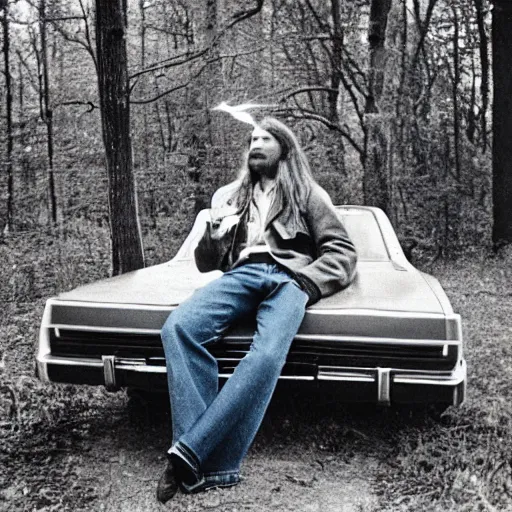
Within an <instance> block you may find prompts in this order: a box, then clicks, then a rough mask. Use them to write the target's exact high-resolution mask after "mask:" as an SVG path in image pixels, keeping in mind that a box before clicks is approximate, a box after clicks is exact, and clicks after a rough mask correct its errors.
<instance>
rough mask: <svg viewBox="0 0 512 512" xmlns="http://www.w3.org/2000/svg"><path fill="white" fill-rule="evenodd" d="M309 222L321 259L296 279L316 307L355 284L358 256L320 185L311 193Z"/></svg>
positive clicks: (308, 207) (307, 214)
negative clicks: (329, 296)
mask: <svg viewBox="0 0 512 512" xmlns="http://www.w3.org/2000/svg"><path fill="white" fill-rule="evenodd" d="M306 220H307V223H308V228H309V231H310V235H311V237H312V239H313V242H314V243H315V246H316V250H317V258H316V259H315V260H314V261H313V262H312V263H310V264H309V265H308V266H306V267H304V268H301V269H300V270H299V271H298V272H296V279H297V281H298V282H299V284H300V285H301V286H302V288H303V289H304V290H305V291H306V292H307V293H308V295H309V296H310V301H309V304H313V303H314V302H316V301H317V300H319V299H320V298H321V297H326V296H328V295H332V294H333V293H336V292H337V291H339V290H341V289H342V288H345V287H346V286H348V285H349V284H350V283H351V281H352V279H353V278H354V275H355V270H356V262H357V254H356V250H355V247H354V244H353V243H352V241H351V240H350V238H349V236H348V234H347V232H346V230H345V228H344V227H343V224H342V222H341V220H340V218H339V215H338V213H337V211H336V209H335V208H334V206H333V204H332V201H331V199H330V197H329V195H328V194H327V192H325V190H323V189H322V188H321V187H320V186H318V185H317V186H314V187H313V188H312V190H311V193H310V197H309V200H308V205H307V209H306Z"/></svg>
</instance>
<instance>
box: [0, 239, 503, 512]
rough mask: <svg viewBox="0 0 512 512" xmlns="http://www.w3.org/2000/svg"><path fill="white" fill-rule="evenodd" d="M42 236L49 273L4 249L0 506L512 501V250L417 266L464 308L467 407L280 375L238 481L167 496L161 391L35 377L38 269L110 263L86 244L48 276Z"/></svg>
mask: <svg viewBox="0 0 512 512" xmlns="http://www.w3.org/2000/svg"><path fill="white" fill-rule="evenodd" d="M38 240H39V239H37V240H34V241H33V247H32V248H31V254H36V249H37V248H38V247H42V249H43V252H44V254H45V256H44V257H45V258H46V260H45V264H44V267H45V269H46V270H45V272H46V273H47V275H46V276H45V277H44V278H43V277H41V276H40V274H39V270H38V271H29V270H28V269H30V268H32V266H33V265H34V263H32V264H29V262H28V261H29V260H28V259H27V258H28V256H27V254H26V253H23V254H22V253H20V252H19V248H17V247H15V246H14V244H11V241H9V240H7V241H6V243H4V244H3V245H2V246H0V258H1V259H2V261H3V262H4V263H5V264H6V267H5V268H7V269H8V271H9V272H10V274H8V275H7V279H5V280H4V285H3V289H2V292H3V293H4V295H3V297H2V301H3V306H2V308H1V310H0V468H1V470H0V511H2V512H4V511H5V512H7V511H27V512H28V511H47V512H50V511H89V510H90V511H98V510H101V511H109V512H114V511H123V512H124V511H127V512H132V511H152V510H173V511H177V512H185V511H196V510H212V511H233V512H234V511H238V512H241V511H278V512H279V511H282V512H285V511H292V510H294V511H304V512H306V511H319V512H324V511H326V512H329V511H332V512H335V511H336V512H376V511H379V512H380V511H386V512H391V511H393V512H396V511H414V512H417V511H443V512H455V511H457V512H461V511H467V512H470V511H471V512H473V511H478V510H481V511H492V512H494V511H500V512H501V511H507V510H511V511H512V443H511V442H510V439H512V400H511V398H512V397H511V395H512V386H511V385H510V382H511V381H512V364H511V361H512V344H511V343H510V338H511V336H512V257H511V256H510V255H508V256H506V255H505V256H503V257H495V258H492V257H489V256H478V257H477V256H475V257H473V258H471V259H469V258H468V259H460V260H458V261H449V262H446V261H444V262H436V263H435V264H434V265H431V266H429V267H428V268H425V270H427V271H428V272H429V273H432V274H434V275H435V276H436V277H437V278H438V279H439V280H440V281H441V283H442V285H443V287H444V288H445V290H446V292H447V294H448V296H449V298H450V300H451V301H452V305H453V307H454V309H455V311H457V312H459V313H460V314H461V315H462V317H463V331H464V336H465V341H466V349H465V350H466V353H465V356H466V359H467V361H468V372H469V379H468V391H469V393H468V398H467V400H466V402H465V403H464V404H463V405H462V406H461V407H459V408H457V409H454V408H450V409H448V410H447V411H446V412H445V413H444V414H442V415H441V417H436V416H435V415H432V414H429V413H428V411H425V410H413V409H409V408H402V409H397V408H389V409H382V408H378V407H374V406H369V405H358V406H355V405H352V406H349V405H343V404H342V403H340V401H339V398H338V397H337V396H336V392H335V390H325V389H309V388H302V387H301V388H298V387H295V386H293V387H290V386H287V387H280V388H279V389H278V390H277V392H276V394H275V396H274V399H273V401H272V403H271V405H270V408H269V411H268V413H267V415H266V417H265V420H264V423H263V425H262V428H261V430H260V432H259V433H258V436H257V438H256V441H255V443H254V445H253V447H252V448H251V450H250V452H249V455H248V457H247V459H246V461H245V463H244V466H243V476H244V480H243V482H242V483H241V484H240V485H238V486H236V487H234V488H230V489H224V490H213V491H210V492H207V493H204V494H199V495H193V496H185V495H183V494H178V495H177V496H176V497H175V498H174V499H173V500H172V501H171V502H169V503H168V504H167V505H166V506H161V505H159V504H158V502H157V501H156V498H155V490H156V482H157V480H158V477H159V476H160V473H161V472H162V470H163V468H164V466H165V459H164V453H165V450H166V448H167V447H168V443H169V431H170V416H169V410H168V405H167V400H166V398H165V397H161V396H160V397H159V396H156V397H153V399H151V400H149V401H145V400H144V398H143V397H131V398H129V397H128V396H127V395H126V393H124V392H119V393H117V394H110V393H108V392H106V391H105V390H103V389H100V388H90V387H72V386H65V385H54V386H43V385H42V384H41V383H40V382H39V381H38V380H37V379H36V378H35V377H34V373H33V360H34V343H35V340H36V338H37V330H38V325H39V323H40V320H41V314H42V311H43V307H44V299H45V298H46V297H47V296H48V295H50V294H51V293H53V292H55V291H58V289H57V290H55V289H52V286H51V285H49V284H45V283H47V280H48V279H51V278H52V276H53V278H54V279H56V280H58V279H60V280H65V279H71V278H70V275H80V273H81V272H83V273H84V275H86V276H87V278H88V279H91V280H92V279H93V278H96V277H100V276H101V275H102V274H105V273H106V272H107V270H108V269H105V268H100V269H98V266H97V265H95V264H94V258H92V261H90V262H89V260H88V259H87V258H86V257H85V256H84V258H83V261H82V260H81V261H80V263H77V264H76V265H75V266H72V267H71V266H68V267H66V272H67V274H66V276H65V277H62V276H61V277H59V278H58V279H57V278H56V277H55V275H56V274H55V272H58V271H59V270H53V272H54V274H52V268H57V267H58V265H59V264H60V263H59V260H58V258H57V256H55V255H56V254H57V253H59V254H60V253H61V249H62V248H61V249H59V251H56V250H54V248H52V247H49V246H48V245H44V244H43V245H41V243H40V241H38ZM88 251H91V253H94V252H95V251H96V248H95V247H89V248H88ZM59 257H60V256H59ZM41 258H43V256H41ZM48 258H49V261H47V260H48ZM52 258H54V260H52ZM103 260H104V259H103ZM96 261H98V259H96ZM31 265H32V266H31ZM35 265H36V266H37V268H38V269H39V268H40V267H41V266H42V265H43V264H42V263H41V262H39V263H38V262H37V261H36V263H35ZM84 265H85V267H84ZM89 267H90V268H93V267H94V272H92V271H87V269H88V268H89ZM60 271H62V268H61V269H60ZM75 284H77V283H75V282H67V283H64V284H63V285H62V286H64V287H66V286H71V285H75ZM34 290H36V292H34Z"/></svg>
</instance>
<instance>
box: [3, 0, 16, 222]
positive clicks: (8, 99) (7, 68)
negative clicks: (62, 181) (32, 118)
mask: <svg viewBox="0 0 512 512" xmlns="http://www.w3.org/2000/svg"><path fill="white" fill-rule="evenodd" d="M0 9H2V13H1V16H2V29H3V38H4V45H3V54H4V74H5V110H6V126H5V129H6V139H7V155H6V172H7V220H6V225H5V229H6V230H7V231H12V228H13V213H14V212H13V194H14V191H13V165H12V153H13V140H14V139H13V130H12V77H11V64H10V36H9V4H8V1H7V0H2V2H1V3H0Z"/></svg>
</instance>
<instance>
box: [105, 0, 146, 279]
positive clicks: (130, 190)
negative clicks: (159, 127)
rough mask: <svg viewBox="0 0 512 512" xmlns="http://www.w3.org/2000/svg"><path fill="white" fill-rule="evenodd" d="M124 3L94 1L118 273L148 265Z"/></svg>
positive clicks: (115, 270)
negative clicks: (137, 186) (133, 139)
mask: <svg viewBox="0 0 512 512" xmlns="http://www.w3.org/2000/svg"><path fill="white" fill-rule="evenodd" d="M126 8H127V6H126V0H96V44H97V46H96V50H97V51H96V54H97V61H98V85H99V96H100V107H101V120H102V132H103V141H104V144H105V153H106V162H107V174H108V196H109V197H108V199H109V210H110V228H111V238H112V272H113V274H114V275H116V274H122V273H124V272H128V271H130V270H136V269H139V268H141V267H143V266H144V253H143V248H142V238H141V232H140V225H139V218H138V207H137V198H136V193H135V179H134V175H133V158H132V144H131V137H130V101H129V100H130V98H129V85H128V66H127V54H126V30H127V19H126Z"/></svg>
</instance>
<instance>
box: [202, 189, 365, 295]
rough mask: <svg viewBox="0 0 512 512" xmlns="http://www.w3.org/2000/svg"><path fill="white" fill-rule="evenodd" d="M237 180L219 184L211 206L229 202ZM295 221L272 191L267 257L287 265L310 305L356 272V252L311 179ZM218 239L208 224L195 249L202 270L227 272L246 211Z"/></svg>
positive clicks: (234, 256) (242, 237)
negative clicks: (237, 221)
mask: <svg viewBox="0 0 512 512" xmlns="http://www.w3.org/2000/svg"><path fill="white" fill-rule="evenodd" d="M236 186H237V182H233V183H230V184H229V185H227V186H226V187H222V188H221V189H219V190H218V191H217V192H216V193H215V194H214V196H213V198H212V207H214V208H219V207H223V206H230V201H231V196H232V192H233V191H234V190H235V189H236ZM302 211H303V214H302V216H301V218H300V220H299V221H298V222H296V221H295V220H294V216H293V213H292V210H291V207H290V206H289V205H288V204H287V202H286V200H285V199H284V198H283V197H280V195H279V194H277V195H276V198H275V201H274V203H273V205H272V206H271V209H270V211H269V213H268V216H267V220H266V223H265V232H264V237H265V242H266V243H267V245H268V247H269V248H270V253H271V255H272V257H273V258H274V259H275V260H276V262H277V263H278V264H280V265H281V266H282V267H284V268H285V269H287V270H288V271H289V272H290V274H291V275H292V276H293V277H294V278H295V279H296V280H297V281H298V283H299V284H300V285H301V287H302V288H303V289H304V290H305V291H306V292H307V293H308V294H309V296H310V298H311V300H310V304H311V303H313V302H316V301H317V300H318V299H320V298H321V297H326V296H328V295H332V294H333V293H335V292H337V291H339V290H341V289H342V288H345V287H346V286H348V285H349V284H350V283H351V281H352V279H353V278H354V275H355V269H356V261H357V255H356V251H355V248H354V245H353V243H352V242H351V240H350V238H349V236H348V234H347V232H346V231H345V228H344V227H343V224H342V223H341V220H340V218H339V215H338V214H337V212H336V210H335V208H334V206H333V204H332V202H331V199H330V197H329V195H328V194H327V192H326V191H325V190H324V189H323V188H322V187H320V186H319V185H317V184H314V185H313V186H312V188H311V192H310V193H309V197H308V199H307V204H306V205H305V208H303V210H302ZM240 217H241V218H240V222H239V223H238V224H237V225H236V226H234V227H233V228H232V229H231V230H230V231H229V232H228V233H227V234H226V235H225V236H224V237H222V238H221V239H220V240H216V239H213V238H212V236H211V233H212V230H211V226H207V229H206V231H205V233H204V235H203V237H202V238H201V240H200V241H199V244H198V246H197V248H196V250H195V258H196V264H197V267H198V269H199V270H200V271H201V272H209V271H211V270H216V269H220V270H222V271H227V270H229V269H230V268H232V267H233V266H235V265H236V264H237V263H238V261H237V260H238V255H239V254H240V251H241V250H242V249H243V246H244V242H245V237H246V232H245V229H246V222H247V212H241V215H240Z"/></svg>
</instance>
